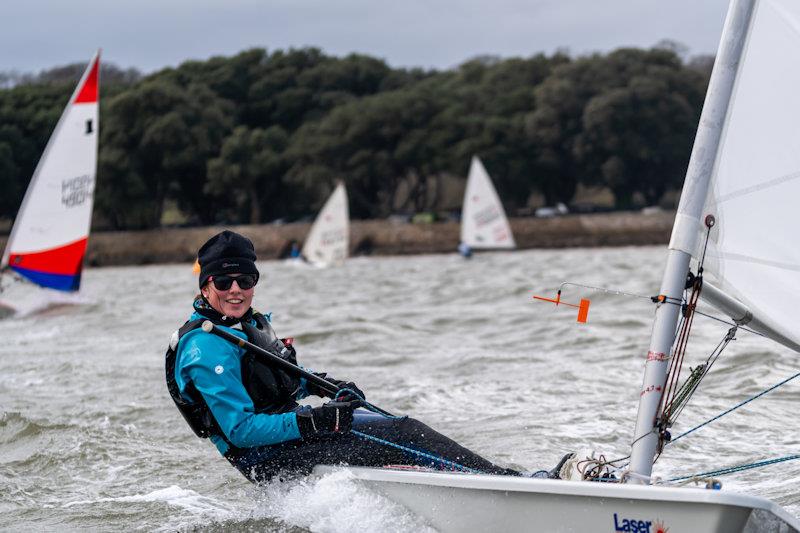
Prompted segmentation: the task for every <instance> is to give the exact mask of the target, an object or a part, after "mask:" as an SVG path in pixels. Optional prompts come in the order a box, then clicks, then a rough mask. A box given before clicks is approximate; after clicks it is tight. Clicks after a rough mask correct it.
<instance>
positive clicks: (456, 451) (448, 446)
mask: <svg viewBox="0 0 800 533" xmlns="http://www.w3.org/2000/svg"><path fill="white" fill-rule="evenodd" d="M353 430H355V431H357V432H360V433H364V434H367V435H371V436H374V437H378V438H380V439H383V440H385V441H389V442H392V443H396V444H399V445H402V446H403V447H406V448H411V449H414V450H416V451H418V452H423V453H424V454H425V455H423V454H422V453H413V452H410V451H407V450H402V449H399V448H396V447H393V446H390V445H388V444H384V443H380V442H375V441H372V440H369V439H366V438H364V437H360V436H358V435H357V434H354V433H331V434H324V435H315V436H312V437H307V438H305V439H299V440H293V441H289V442H284V443H281V444H276V445H272V446H260V447H256V448H248V449H246V450H244V451H242V452H241V453H239V454H236V455H228V456H227V458H228V460H229V461H230V462H231V463H232V464H233V465H234V466H235V467H236V468H238V469H239V471H240V472H242V474H244V475H245V477H247V478H248V479H249V480H250V481H253V482H260V481H266V480H269V479H271V478H273V477H275V476H280V477H282V478H283V477H291V476H296V475H307V474H309V473H311V470H312V469H313V468H314V466H315V465H341V464H346V465H351V466H370V467H382V466H387V465H414V466H424V467H429V468H434V469H437V470H450V471H453V470H458V469H457V468H454V467H453V466H452V465H447V464H446V463H444V462H442V461H440V460H437V458H443V459H446V460H447V461H451V462H453V463H457V464H459V465H461V466H465V467H467V468H470V469H474V470H477V471H479V472H481V473H486V474H504V475H512V476H518V475H520V473H519V472H517V471H515V470H510V469H507V468H502V467H499V466H496V465H494V464H492V463H490V462H489V461H487V460H486V459H484V458H482V457H480V456H479V455H477V454H476V453H474V452H471V451H470V450H468V449H466V448H464V447H463V446H461V445H459V444H458V443H456V442H454V441H453V440H451V439H448V438H447V437H445V436H444V435H442V434H441V433H438V432H436V431H434V430H432V429H431V428H429V427H428V426H426V425H425V424H423V423H422V422H420V421H418V420H415V419H413V418H408V417H403V418H386V417H384V416H382V415H378V414H375V413H371V412H369V411H365V410H361V409H359V410H357V411H356V412H355V413H354V416H353ZM426 455H427V456H435V458H431V457H426Z"/></svg>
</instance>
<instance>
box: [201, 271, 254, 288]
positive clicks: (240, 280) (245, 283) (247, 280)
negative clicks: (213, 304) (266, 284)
mask: <svg viewBox="0 0 800 533" xmlns="http://www.w3.org/2000/svg"><path fill="white" fill-rule="evenodd" d="M233 280H236V284H237V285H238V286H239V288H240V289H242V290H243V291H246V290H247V289H252V288H253V287H255V286H256V283H257V282H258V278H257V277H255V276H251V275H250V274H244V275H242V276H237V277H235V278H234V277H231V276H214V278H213V279H212V281H213V282H214V287H216V288H217V290H218V291H227V290H229V289H230V288H231V286H232V285H233Z"/></svg>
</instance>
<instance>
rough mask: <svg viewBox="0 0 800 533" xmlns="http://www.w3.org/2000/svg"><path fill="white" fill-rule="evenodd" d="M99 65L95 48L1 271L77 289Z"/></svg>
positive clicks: (92, 168)
mask: <svg viewBox="0 0 800 533" xmlns="http://www.w3.org/2000/svg"><path fill="white" fill-rule="evenodd" d="M99 68H100V55H99V52H98V53H97V54H95V56H94V57H93V58H92V60H91V62H90V63H89V66H88V67H87V68H86V71H85V72H84V73H83V76H82V77H81V80H80V82H79V83H78V86H77V87H76V88H75V92H73V94H72V97H71V98H70V99H69V102H68V103H67V107H66V109H65V110H64V113H63V114H62V115H61V118H60V119H59V121H58V124H56V127H55V130H54V131H53V134H52V135H51V136H50V140H49V141H48V143H47V146H46V147H45V149H44V153H43V154H42V158H41V159H40V160H39V164H38V165H37V167H36V170H35V171H34V173H33V177H32V178H31V181H30V184H29V185H28V190H27V191H26V193H25V197H24V199H23V200H22V205H21V207H20V209H19V213H18V214H17V218H16V220H15V221H14V226H13V228H12V229H11V235H10V236H9V238H8V242H7V243H6V248H5V251H4V252H3V257H2V261H0V276H2V275H3V274H4V273H8V272H9V271H11V272H13V273H14V274H16V275H17V276H18V278H21V279H24V280H26V281H29V282H32V283H35V284H36V285H39V286H41V287H44V288H47V289H55V290H57V291H64V292H75V291H77V290H78V289H79V288H80V283H81V270H82V268H83V258H84V255H85V254H86V244H87V241H88V238H89V225H90V223H91V219H92V203H93V199H94V185H95V175H96V172H97V170H96V169H97V133H98V89H99ZM0 282H2V279H0ZM5 305H6V306H9V304H5ZM10 307H15V306H10Z"/></svg>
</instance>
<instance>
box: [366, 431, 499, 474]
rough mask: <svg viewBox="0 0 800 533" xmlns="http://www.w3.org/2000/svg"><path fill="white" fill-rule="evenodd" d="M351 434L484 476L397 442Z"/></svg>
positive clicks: (471, 469)
mask: <svg viewBox="0 0 800 533" xmlns="http://www.w3.org/2000/svg"><path fill="white" fill-rule="evenodd" d="M350 433H352V434H353V435H356V436H358V437H361V438H364V439H367V440H371V441H374V442H378V443H380V444H383V445H385V446H390V447H392V448H397V449H398V450H403V451H404V452H408V453H411V454H414V455H418V456H420V457H423V458H425V459H428V460H430V461H434V462H437V463H441V464H443V465H445V466H449V467H450V468H452V469H454V470H461V471H463V472H469V473H470V474H482V473H483V472H481V471H480V470H475V469H474V468H470V467H468V466H464V465H460V464H458V463H455V462H453V461H449V460H447V459H445V458H443V457H437V456H435V455H432V454H430V453H427V452H423V451H420V450H415V449H413V448H409V447H408V446H403V445H401V444H397V443H395V442H391V441H388V440H384V439H381V438H378V437H375V436H373V435H367V434H366V433H361V432H360V431H356V430H355V429H351V430H350Z"/></svg>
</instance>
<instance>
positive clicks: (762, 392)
mask: <svg viewBox="0 0 800 533" xmlns="http://www.w3.org/2000/svg"><path fill="white" fill-rule="evenodd" d="M798 376H800V372H798V373H796V374H795V375H793V376H790V377H788V378H786V379H784V380H783V381H781V382H780V383H777V384H775V385H773V386H772V387H770V388H768V389H766V390H764V391H761V392H759V393H758V394H756V395H755V396H753V397H751V398H748V399H747V400H745V401H743V402H740V403H739V404H737V405H735V406H733V407H731V408H730V409H728V410H727V411H723V412H722V413H720V414H718V415H717V416H715V417H713V418H710V419H709V420H706V421H705V422H703V423H702V424H700V425H699V426H695V427H693V428H692V429H690V430H689V431H685V432H683V433H681V434H680V435H678V436H677V437H675V438H674V439H672V440H671V441H670V443H673V442H675V441H677V440H678V439H681V438H683V437H685V436H686V435H688V434H690V433H692V432H694V431H697V430H698V429H700V428H702V427H704V426H707V425H708V424H710V423H711V422H714V421H716V420H719V419H720V418H722V417H723V416H725V415H727V414H728V413H730V412H732V411H735V410H736V409H738V408H740V407H742V406H744V405H747V404H748V403H750V402H752V401H753V400H755V399H757V398H760V397H762V396H764V395H765V394H768V393H770V392H772V391H774V390H775V389H777V388H778V387H780V386H782V385H785V384H786V383H789V382H790V381H792V380H793V379H795V378H797V377H798Z"/></svg>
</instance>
